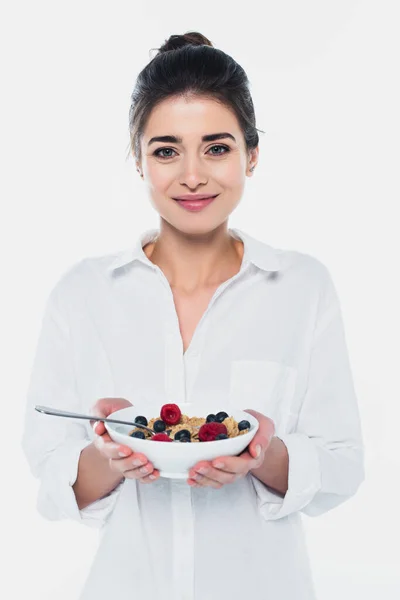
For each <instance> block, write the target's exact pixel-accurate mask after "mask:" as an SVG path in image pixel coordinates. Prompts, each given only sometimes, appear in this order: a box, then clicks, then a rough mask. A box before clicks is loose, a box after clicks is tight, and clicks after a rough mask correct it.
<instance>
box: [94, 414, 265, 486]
mask: <svg viewBox="0 0 400 600" xmlns="http://www.w3.org/2000/svg"><path fill="white" fill-rule="evenodd" d="M180 408H181V407H180ZM181 410H182V412H183V413H184V414H186V415H188V416H189V417H191V416H203V417H204V418H205V417H206V416H207V414H208V413H207V414H204V415H203V414H201V413H200V412H199V409H198V407H197V408H195V409H192V410H191V409H190V408H186V407H185V409H182V408H181ZM227 412H228V411H227ZM157 414H159V413H157V412H151V414H150V411H149V407H148V406H146V407H139V406H137V405H135V406H128V407H127V408H122V409H121V410H117V411H115V412H113V413H112V415H110V418H115V419H121V420H122V421H124V420H126V421H132V422H133V421H134V420H135V418H136V417H137V416H138V415H145V416H146V417H147V419H148V420H149V419H151V418H153V417H155V416H157ZM229 416H231V417H233V418H234V419H235V420H236V421H237V422H240V421H243V420H244V419H246V421H248V422H249V423H250V431H248V432H247V433H244V434H243V435H239V436H237V437H234V438H228V439H226V440H217V441H215V442H192V443H189V444H187V443H186V444H185V443H172V442H154V441H152V440H150V439H147V440H143V439H140V438H135V437H130V436H129V435H128V434H129V432H130V431H132V429H133V426H132V427H131V426H130V425H117V424H116V423H104V425H105V427H106V429H107V431H108V433H109V435H110V437H111V439H112V440H113V441H114V442H116V443H117V444H122V445H124V446H128V448H131V450H133V451H134V452H140V453H142V454H144V455H145V456H146V457H147V458H148V460H149V461H150V462H151V463H152V464H153V465H154V468H156V469H158V470H159V471H160V476H161V477H167V478H170V479H187V478H188V476H189V470H190V469H191V468H192V467H194V465H195V464H196V463H198V462H199V461H200V460H207V461H209V460H213V459H214V458H217V457H218V456H237V455H238V454H241V453H242V452H243V450H244V449H245V448H246V446H248V445H249V443H250V442H251V440H252V439H253V437H254V436H255V434H256V431H257V429H258V426H259V423H258V421H257V419H256V418H255V417H253V416H252V415H250V414H249V413H247V412H245V411H242V410H233V411H231V412H230V414H229Z"/></svg>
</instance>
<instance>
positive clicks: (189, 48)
mask: <svg viewBox="0 0 400 600" xmlns="http://www.w3.org/2000/svg"><path fill="white" fill-rule="evenodd" d="M156 50H158V52H157V54H156V56H155V57H154V58H153V59H152V60H151V62H150V63H149V64H148V65H146V67H145V68H144V69H143V70H142V71H141V72H140V73H139V75H138V77H137V80H136V84H135V87H134V90H133V92H132V95H131V107H130V109H129V132H130V147H129V154H128V156H127V158H128V157H129V155H130V153H131V152H132V151H133V154H134V155H135V157H136V158H137V159H138V160H140V158H141V152H140V142H141V138H142V135H143V131H144V128H145V126H146V123H147V121H148V118H149V116H150V113H151V111H152V110H153V108H155V106H157V105H158V104H159V103H160V102H162V101H163V100H165V99H166V98H170V97H172V96H185V97H189V96H201V97H206V98H210V99H212V100H215V101H217V102H220V103H221V104H223V105H225V106H227V107H229V108H231V109H232V110H233V111H234V112H235V114H236V117H237V119H238V121H239V124H240V127H241V130H242V132H243V136H244V139H245V142H246V148H247V151H250V150H251V149H254V148H256V147H257V145H258V142H259V138H258V133H257V132H258V131H262V130H258V129H257V128H256V126H255V114H254V106H253V101H252V98H251V95H250V91H249V80H248V78H247V75H246V73H245V71H244V69H243V68H242V67H241V66H240V65H239V64H238V63H237V62H236V61H235V60H234V59H233V58H232V57H231V56H229V55H228V54H225V52H223V51H222V50H218V49H217V48H214V47H213V45H212V43H211V42H210V40H209V39H207V38H206V37H205V36H203V35H202V34H201V33H198V32H196V31H190V32H188V33H185V34H184V35H171V36H170V37H169V38H168V40H166V41H165V42H164V44H163V45H162V46H161V47H160V48H158V49H156ZM262 133H265V132H264V131H262Z"/></svg>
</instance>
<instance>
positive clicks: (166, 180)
mask: <svg viewBox="0 0 400 600" xmlns="http://www.w3.org/2000/svg"><path fill="white" fill-rule="evenodd" d="M217 133H225V134H230V136H233V138H234V139H232V137H229V136H224V137H223V138H221V139H216V140H212V141H203V140H202V137H203V136H206V135H210V134H217ZM167 135H168V136H175V137H176V138H177V139H176V140H172V141H171V140H169V141H152V138H155V137H157V138H159V137H161V136H167ZM179 138H180V139H179ZM141 151H142V162H141V164H140V163H139V162H137V163H136V164H137V166H138V167H139V168H140V170H141V172H142V173H143V177H144V182H145V183H147V186H148V189H149V195H150V200H151V203H152V205H153V206H154V208H155V209H156V210H157V212H158V213H159V214H160V216H161V217H162V218H163V219H164V220H165V221H167V222H168V223H169V224H170V225H172V226H173V227H174V228H176V229H178V230H180V231H183V232H185V233H189V234H190V233H192V234H196V233H197V234H201V233H206V232H209V231H211V230H213V229H215V228H216V227H218V226H219V225H221V224H222V223H224V222H225V221H226V220H227V218H228V216H229V215H230V213H231V212H232V211H233V210H234V209H235V207H236V206H237V205H238V204H239V202H240V199H241V197H242V194H243V189H244V185H245V177H246V175H247V176H251V175H252V173H251V172H250V167H251V166H252V165H255V164H256V160H257V157H258V147H257V148H256V149H255V150H253V151H252V152H251V153H248V152H247V149H246V146H245V141H244V137H243V134H242V131H241V129H240V127H239V124H238V122H237V119H236V116H235V114H234V113H233V112H232V111H231V110H230V109H228V108H226V107H225V106H222V105H221V104H219V103H217V102H215V101H214V100H210V99H205V98H199V97H196V98H194V97H192V98H190V99H184V98H169V99H167V100H164V101H163V102H162V103H160V104H159V105H158V106H156V107H155V108H154V109H153V111H152V112H151V114H150V117H149V119H148V122H147V125H146V128H145V131H144V135H143V137H142V140H141ZM184 194H209V195H210V196H213V195H215V194H218V197H217V198H215V200H213V202H211V204H209V205H208V206H205V207H204V208H203V209H202V210H200V211H198V212H191V211H189V210H187V209H186V208H184V207H183V206H182V205H181V204H179V203H178V202H177V201H176V200H174V198H176V197H177V196H181V195H184Z"/></svg>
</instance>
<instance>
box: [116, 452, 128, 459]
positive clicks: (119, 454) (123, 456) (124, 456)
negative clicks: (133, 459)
mask: <svg viewBox="0 0 400 600" xmlns="http://www.w3.org/2000/svg"><path fill="white" fill-rule="evenodd" d="M118 456H120V457H121V458H126V457H127V456H128V454H126V452H118Z"/></svg>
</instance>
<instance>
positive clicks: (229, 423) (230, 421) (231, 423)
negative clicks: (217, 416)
mask: <svg viewBox="0 0 400 600" xmlns="http://www.w3.org/2000/svg"><path fill="white" fill-rule="evenodd" d="M222 422H223V424H224V425H225V427H226V428H227V430H228V437H230V438H231V437H236V436H238V435H239V427H238V424H237V422H236V421H235V419H234V418H233V417H228V418H227V419H224V420H223V421H222Z"/></svg>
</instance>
